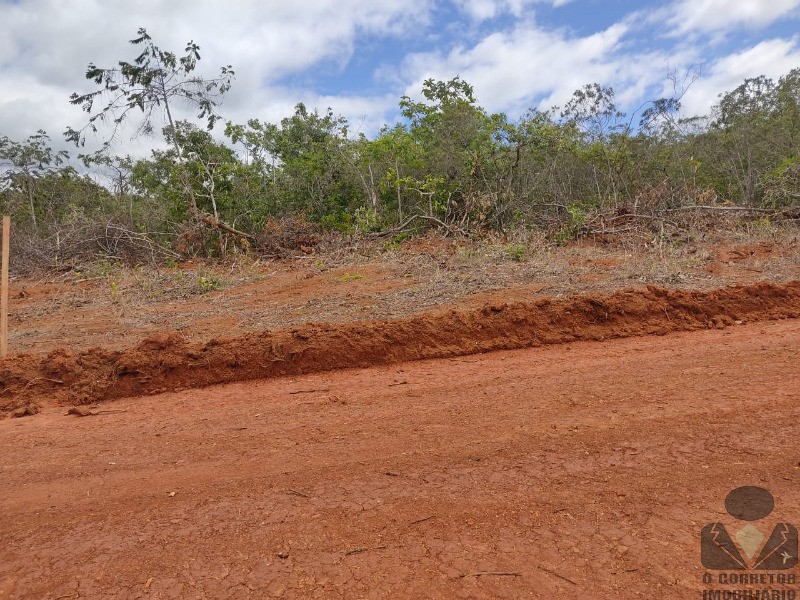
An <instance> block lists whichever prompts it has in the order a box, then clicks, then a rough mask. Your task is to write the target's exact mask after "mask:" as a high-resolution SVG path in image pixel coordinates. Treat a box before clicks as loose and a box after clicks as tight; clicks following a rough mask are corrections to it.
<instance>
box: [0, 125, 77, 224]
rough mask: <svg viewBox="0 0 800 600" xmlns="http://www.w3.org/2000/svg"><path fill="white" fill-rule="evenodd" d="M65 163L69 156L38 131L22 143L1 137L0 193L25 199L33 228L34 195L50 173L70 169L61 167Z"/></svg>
mask: <svg viewBox="0 0 800 600" xmlns="http://www.w3.org/2000/svg"><path fill="white" fill-rule="evenodd" d="M68 160H69V153H68V152H66V151H65V150H61V151H56V150H54V149H53V148H52V146H51V145H50V137H49V136H48V135H47V133H45V132H44V131H43V130H41V129H40V130H39V131H38V132H37V133H35V134H34V135H32V136H30V137H28V139H27V140H26V141H24V142H16V141H14V140H11V139H9V138H8V137H7V136H5V135H3V136H0V190H3V191H4V192H7V193H10V194H19V195H21V196H22V197H24V199H25V201H26V202H27V204H28V210H29V216H30V218H31V223H32V224H33V226H34V228H37V227H38V219H37V214H36V213H37V206H36V194H37V191H38V187H39V183H40V181H41V179H42V178H43V177H45V176H47V175H49V174H51V173H54V172H57V171H60V170H63V169H70V168H69V167H65V166H64V165H65V163H66V161H68Z"/></svg>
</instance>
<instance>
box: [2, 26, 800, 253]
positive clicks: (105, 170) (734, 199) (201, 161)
mask: <svg viewBox="0 0 800 600" xmlns="http://www.w3.org/2000/svg"><path fill="white" fill-rule="evenodd" d="M142 32H144V30H140V33H142ZM134 43H142V44H146V45H147V47H146V52H145V53H143V54H142V56H140V57H139V58H138V59H137V61H139V62H134V63H131V64H128V63H120V65H121V68H120V69H109V70H102V69H98V68H97V67H94V66H93V65H90V72H87V77H89V76H90V75H93V77H90V79H94V80H95V81H96V82H97V83H98V84H100V85H101V88H100V90H99V91H97V92H92V93H91V94H87V95H84V96H78V95H74V96H73V99H72V101H73V103H75V104H79V103H82V104H83V106H84V108H87V107H86V102H87V98H89V100H90V101H91V102H94V101H96V100H98V99H99V97H100V94H101V92H107V91H108V90H109V89H110V88H109V86H111V87H112V88H113V89H115V90H117V89H119V88H120V85H121V84H124V83H125V82H128V83H130V81H131V78H132V77H133V78H136V77H138V78H139V79H138V85H139V88H137V89H141V86H142V79H143V78H145V77H146V76H147V77H149V79H148V81H149V83H150V85H155V84H154V82H155V83H157V82H158V76H159V73H160V76H161V78H162V84H164V86H163V88H162V91H163V90H164V89H168V88H167V87H166V84H167V83H169V81H167V79H166V78H167V77H168V76H169V77H183V79H182V80H180V81H183V82H184V83H186V84H187V85H189V84H192V85H195V86H196V87H195V88H192V89H195V90H199V91H197V92H196V94H197V95H196V96H194V97H193V99H194V100H195V102H194V105H195V107H197V108H198V113H199V116H201V117H202V118H203V119H207V120H208V123H207V124H208V125H209V127H206V128H203V127H199V126H198V125H196V124H194V123H192V122H189V121H175V122H173V121H172V116H171V113H170V114H169V120H168V123H169V124H168V125H167V126H166V127H165V128H164V129H163V136H164V141H166V142H167V144H166V146H165V149H157V150H153V151H152V153H151V156H150V157H148V158H142V159H135V158H132V157H130V156H125V157H120V156H114V155H113V153H111V152H110V151H109V149H110V148H112V146H111V145H110V144H109V145H107V146H106V148H105V149H104V151H102V152H100V153H94V154H88V155H87V154H80V155H79V158H80V160H81V161H82V162H83V164H84V165H85V167H86V169H88V173H89V174H87V172H86V170H85V169H82V171H81V172H79V171H78V170H76V169H75V168H74V167H73V166H71V165H70V164H69V160H70V157H69V156H68V155H67V153H66V152H56V151H54V150H53V149H52V144H51V140H50V138H48V137H47V135H46V134H45V133H44V132H41V131H40V132H38V133H37V134H35V135H33V136H31V137H30V138H28V139H27V140H22V141H15V140H10V139H9V138H7V137H5V136H0V161H1V163H2V167H0V169H1V170H0V177H2V188H0V189H1V191H0V209H2V210H3V211H6V212H8V213H11V214H12V216H13V219H14V223H15V228H16V230H17V231H18V232H21V233H22V235H21V238H20V236H19V235H18V236H17V237H18V238H19V239H18V242H17V243H18V244H21V245H20V246H18V248H17V250H18V252H20V253H22V255H24V256H26V257H28V259H29V260H31V261H33V262H37V261H38V262H39V263H41V264H47V265H57V264H60V263H61V264H63V263H64V262H65V261H66V262H69V261H70V260H74V259H75V257H77V256H86V255H92V254H104V255H107V256H112V257H118V258H127V259H131V260H141V259H143V258H146V257H148V256H151V257H152V256H156V255H161V254H163V253H168V252H175V253H181V254H198V255H212V256H213V255H220V254H223V253H225V252H228V251H230V250H231V249H233V248H239V249H246V248H249V249H253V250H258V249H259V248H261V249H264V248H266V249H269V248H273V249H274V248H276V247H277V246H280V245H281V244H284V245H291V240H288V239H286V236H285V235H284V237H283V238H282V239H281V241H280V243H277V242H276V241H275V239H273V238H274V237H275V236H276V235H281V225H280V224H281V223H284V224H287V223H291V224H293V225H292V226H293V227H298V225H297V224H298V223H307V224H309V227H318V228H320V229H333V230H338V231H341V232H344V233H347V234H357V233H360V234H371V235H381V234H386V235H389V234H400V233H407V232H412V233H413V232H418V231H423V230H426V229H429V228H436V229H440V230H441V231H443V232H444V233H446V234H461V235H472V234H477V233H481V232H486V231H500V232H505V231H508V230H509V229H513V228H538V229H540V230H543V231H544V232H546V234H547V235H549V236H550V237H551V239H553V240H554V241H556V242H564V241H567V240H570V239H574V238H575V237H577V236H580V235H585V234H589V233H602V234H613V233H618V232H624V231H626V230H629V229H632V228H650V229H651V230H652V231H654V232H659V231H660V232H662V233H663V231H664V230H665V227H667V228H680V227H681V226H682V224H685V223H686V222H687V221H686V217H687V216H689V215H694V214H696V213H697V212H698V211H720V212H724V211H732V212H735V213H736V214H742V215H747V214H749V215H755V216H758V217H759V218H763V217H764V215H765V214H768V215H770V216H771V217H772V216H773V215H774V217H776V218H789V219H797V218H798V216H800V69H795V70H793V71H791V72H790V73H788V74H786V75H785V76H783V77H781V78H780V79H779V80H778V81H777V82H776V81H773V80H771V79H768V78H766V77H757V78H753V79H747V80H745V81H744V82H743V83H742V84H741V85H740V86H739V87H737V88H736V89H735V90H733V91H730V92H728V93H725V94H723V95H722V96H720V98H719V102H718V103H717V105H716V106H715V107H714V108H713V110H712V112H711V114H710V115H707V116H703V117H692V118H683V117H681V116H680V99H679V98H677V97H676V98H665V99H660V100H656V101H653V102H650V103H648V104H647V105H645V106H644V107H643V108H642V110H641V111H640V112H639V113H637V114H634V115H626V114H625V113H623V112H621V111H620V110H619V109H618V108H617V106H616V103H615V98H614V91H613V89H611V88H607V87H601V86H600V85H597V84H592V85H587V86H585V87H584V88H582V89H580V90H578V91H576V92H575V93H574V95H573V96H572V98H571V100H570V101H569V102H567V103H566V104H565V105H564V106H563V107H560V108H554V109H552V110H548V111H540V110H536V109H531V110H530V111H529V112H528V113H527V114H525V115H524V116H523V117H522V118H520V119H519V120H511V119H509V118H508V117H507V116H506V115H505V114H502V113H499V114H492V113H489V112H488V111H486V110H485V109H484V108H482V107H481V106H480V105H479V104H478V102H477V100H476V98H475V96H474V94H473V89H472V87H471V86H470V85H469V84H468V83H467V82H465V81H463V80H461V79H460V78H455V79H452V80H450V81H434V80H428V81H426V82H425V84H424V86H423V89H422V98H423V99H422V100H421V101H415V100H413V99H411V98H409V97H405V96H404V97H403V98H401V100H400V109H401V112H402V117H403V119H402V121H401V122H400V123H398V124H396V125H394V126H392V127H385V128H384V129H383V130H381V131H380V133H379V134H377V135H376V136H375V137H374V138H368V137H366V136H364V135H353V134H352V133H351V130H350V128H349V124H348V122H347V121H346V120H345V119H344V118H342V117H339V116H337V115H335V114H334V113H333V112H331V111H330V110H328V111H326V112H322V113H320V112H318V111H310V110H308V108H307V107H306V106H304V105H303V104H298V105H297V106H296V107H295V111H294V114H293V115H292V116H289V117H287V118H285V119H283V120H282V121H281V122H280V123H265V122H261V121H259V120H256V119H252V120H250V121H248V122H247V123H241V124H237V123H232V122H228V123H227V124H226V125H225V128H224V141H221V139H220V138H218V137H214V136H212V134H211V132H210V130H209V129H210V127H213V125H214V122H215V121H218V120H219V117H218V115H216V113H215V112H214V109H215V107H216V103H215V102H214V101H213V100H212V99H211V97H210V96H208V95H204V94H203V92H202V90H203V89H206V90H210V89H211V87H209V86H208V85H207V84H208V81H207V80H199V79H197V78H194V79H193V78H191V77H189V73H190V71H191V70H192V69H193V68H194V64H192V63H185V62H184V60H185V58H182V59H180V61H178V60H176V59H175V56H174V55H172V54H170V53H167V52H163V51H161V50H160V49H158V48H157V47H156V46H155V45H153V44H152V41H151V40H150V38H149V37H148V36H146V32H145V37H143V38H141V39H139V40H138V42H137V41H136V40H134ZM195 48H196V46H195ZM189 50H190V48H187V51H189ZM147 51H149V52H150V54H147ZM159 53H160V54H159ZM195 54H196V50H195ZM187 56H190V54H187ZM143 57H144V58H143ZM197 58H198V59H199V55H197ZM125 65H127V67H128V68H129V69H128V72H127V74H126V73H125V69H126V67H125ZM187 66H188V67H189V68H188V70H187V69H186V67H187ZM92 68H94V71H92ZM131 69H133V70H134V71H133V72H132V71H131ZM136 69H138V71H136ZM181 69H183V70H181ZM154 72H155V73H156V77H153V73H154ZM225 74H227V75H228V77H229V78H228V79H227V80H225V81H224V82H223V83H221V84H219V86H218V88H217V89H215V90H214V91H216V92H217V93H218V94H222V93H224V92H225V91H226V90H227V88H226V87H225V85H228V86H229V85H230V77H232V71H230V67H227V68H224V69H223V75H225ZM114 77H117V79H114ZM170 81H172V82H173V83H174V81H175V80H170ZM214 81H215V82H217V83H219V81H222V80H214ZM103 86H104V87H103ZM114 86H116V87H114ZM203 86H205V88H203ZM132 89H133V88H132ZM187 89H188V88H187ZM153 98H154V99H155V100H153ZM183 99H185V98H183ZM190 99H192V97H190ZM159 100H160V102H159ZM170 100H172V98H168V97H166V96H162V97H161V98H159V95H158V90H156V93H155V94H154V96H153V97H152V98H150V97H147V96H144V97H142V96H139V97H136V98H134V99H133V101H131V99H130V98H129V97H125V102H127V104H126V103H125V102H123V103H122V104H120V105H119V106H117V107H116V108H122V109H123V113H122V116H123V117H124V116H126V115H127V111H129V110H139V109H141V110H140V112H141V113H143V114H145V116H146V117H148V121H147V125H149V123H150V121H149V118H150V117H151V116H152V114H153V111H154V110H156V109H158V110H162V109H163V108H164V106H165V105H166V106H169V101H170ZM150 102H152V104H151V103H150ZM204 102H205V104H203V103H204ZM113 108H114V107H112V106H111V105H110V104H109V105H107V106H106V108H104V109H103V110H104V111H112V112H101V113H96V114H95V117H92V119H90V122H89V126H90V128H91V129H92V130H95V131H96V130H97V127H96V126H95V124H96V123H99V122H98V121H95V120H94V119H95V118H96V117H97V116H103V117H107V118H108V119H109V120H111V121H112V123H114V124H115V125H119V123H121V122H122V117H120V116H118V115H119V114H120V113H118V112H113V110H112V109H113ZM91 109H92V106H91V103H90V104H89V107H88V109H87V110H88V112H91ZM148 111H149V112H148ZM204 111H205V112H204ZM140 128H143V129H146V128H147V127H146V126H143V127H140ZM67 136H68V138H69V139H72V140H73V141H76V142H78V143H81V142H82V141H83V133H82V132H81V131H75V130H72V129H69V130H68V131H67ZM97 181H102V182H104V184H105V185H99V184H98V183H96V182H97ZM287 227H288V225H287ZM300 229H304V228H303V227H300ZM307 230H308V228H307V227H306V228H305V231H306V233H307ZM283 233H284V234H285V232H283ZM270 236H272V237H270ZM20 240H21V241H20Z"/></svg>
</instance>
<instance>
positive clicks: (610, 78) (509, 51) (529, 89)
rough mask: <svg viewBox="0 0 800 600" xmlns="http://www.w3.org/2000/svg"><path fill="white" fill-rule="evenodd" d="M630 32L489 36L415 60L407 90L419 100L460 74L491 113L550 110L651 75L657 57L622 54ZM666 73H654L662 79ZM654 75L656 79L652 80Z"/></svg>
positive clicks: (531, 31) (527, 30)
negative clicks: (588, 92) (583, 91)
mask: <svg viewBox="0 0 800 600" xmlns="http://www.w3.org/2000/svg"><path fill="white" fill-rule="evenodd" d="M627 31H628V28H627V26H626V25H623V24H617V25H613V26H611V27H609V28H608V29H606V30H604V31H601V32H598V33H596V34H593V35H589V36H586V37H570V36H569V34H568V33H566V32H564V31H545V30H543V29H540V28H538V27H536V26H535V25H532V24H524V25H520V26H518V27H517V28H516V29H514V30H513V31H510V32H505V33H504V32H499V33H494V34H491V35H489V36H488V37H486V38H484V39H483V40H481V41H480V42H479V43H478V44H476V45H475V46H473V47H470V48H463V47H459V48H455V49H454V50H452V51H451V52H450V53H448V54H447V55H445V56H442V55H439V54H435V53H425V54H417V55H414V56H411V57H410V58H409V60H408V61H407V63H406V65H405V72H406V74H407V76H408V78H409V79H411V80H413V82H414V83H412V84H411V85H410V86H409V87H408V88H407V90H406V93H408V94H409V95H416V94H418V93H419V90H420V89H421V87H422V82H423V81H424V80H425V79H427V78H429V77H432V78H434V79H439V80H448V79H451V78H453V77H455V76H456V75H459V76H460V77H461V78H462V79H464V80H466V81H467V82H469V83H470V84H472V85H473V86H474V88H475V92H476V95H477V96H478V99H479V101H480V102H481V104H482V105H483V106H485V107H486V108H488V109H489V110H492V111H508V112H511V113H514V114H519V113H521V112H524V110H525V109H527V108H529V107H531V106H532V105H533V104H539V105H540V106H541V107H543V108H548V107H549V106H550V105H551V104H553V103H559V104H560V103H562V102H564V101H565V100H567V99H568V98H569V97H570V96H571V94H572V92H573V91H575V90H576V89H578V88H579V87H582V86H583V85H584V84H586V83H592V82H600V83H603V84H606V85H608V84H612V83H614V84H623V86H625V87H627V86H630V85H632V84H633V83H634V82H638V81H639V80H640V79H642V77H645V76H647V75H648V74H650V73H651V72H652V71H653V69H652V62H653V57H652V56H650V55H648V56H636V55H628V56H625V57H622V56H620V55H619V54H618V52H617V51H618V50H619V49H620V46H621V43H622V40H623V37H624V36H625V34H626V32H627ZM664 75H665V73H655V78H656V79H658V78H663V76H664ZM651 76H652V75H651Z"/></svg>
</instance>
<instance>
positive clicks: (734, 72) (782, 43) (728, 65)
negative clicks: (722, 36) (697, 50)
mask: <svg viewBox="0 0 800 600" xmlns="http://www.w3.org/2000/svg"><path fill="white" fill-rule="evenodd" d="M798 41H799V40H798V38H794V39H791V40H782V39H774V40H766V41H763V42H761V43H759V44H757V45H756V46H753V47H752V48H748V49H746V50H743V51H740V52H735V53H733V54H729V55H727V56H724V57H722V58H720V59H718V60H717V61H715V62H714V63H713V64H712V65H711V66H710V67H709V68H708V70H707V74H706V76H705V77H703V78H702V79H700V80H698V81H697V82H695V84H694V85H693V86H692V87H691V88H690V89H689V91H688V92H687V94H686V96H685V97H684V99H683V106H684V113H685V114H686V115H702V114H708V112H709V109H710V108H711V107H712V106H713V105H714V104H716V103H717V100H718V96H719V94H721V93H724V92H729V91H732V90H734V89H735V88H736V87H738V86H739V85H740V84H741V83H742V82H743V81H744V80H745V79H746V78H749V77H758V76H759V75H766V76H767V77H770V78H772V79H774V80H776V81H777V80H778V79H779V78H780V77H781V76H783V75H786V74H787V73H788V72H789V71H791V70H792V69H793V68H797V66H798V65H800V45H798Z"/></svg>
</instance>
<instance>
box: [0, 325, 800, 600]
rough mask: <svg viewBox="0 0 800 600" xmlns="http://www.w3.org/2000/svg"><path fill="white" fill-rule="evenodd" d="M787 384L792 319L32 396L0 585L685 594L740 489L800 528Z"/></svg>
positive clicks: (418, 594)
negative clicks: (174, 388) (60, 399)
mask: <svg viewBox="0 0 800 600" xmlns="http://www.w3.org/2000/svg"><path fill="white" fill-rule="evenodd" d="M799 401H800V320H797V319H793V320H784V321H776V322H762V323H752V324H745V325H738V326H731V327H727V328H725V329H723V330H705V331H696V332H691V333H671V334H668V335H665V336H660V337H655V336H651V337H632V338H626V339H621V340H614V341H602V342H601V341H594V342H574V343H569V344H562V345H553V346H545V347H540V348H531V349H524V350H511V351H500V352H494V353H488V354H482V355H474V356H463V357H458V358H452V359H445V360H428V361H420V362H412V363H404V364H394V365H387V366H382V367H373V368H369V369H361V370H350V371H340V372H335V373H326V374H318V375H305V376H296V377H293V378H292V377H284V378H279V379H273V380H268V381H251V382H243V383H235V384H229V385H224V386H216V387H209V388H205V389H202V390H187V391H183V392H178V393H172V394H162V395H157V396H150V397H144V398H129V399H124V400H119V401H116V402H108V403H104V404H102V405H100V406H98V407H96V408H95V409H94V410H95V411H100V412H98V414H96V415H93V416H88V417H85V418H76V417H74V416H66V415H65V412H66V408H64V407H61V408H58V407H53V406H45V408H44V409H43V410H42V412H41V413H40V414H38V415H36V416H34V417H30V418H24V419H5V420H2V421H0V457H1V458H0V465H1V467H0V598H51V599H55V598H61V599H65V598H112V597H113V598H214V599H216V598H265V597H285V598H387V597H392V598H423V597H430V598H553V597H557V598H656V597H662V596H663V597H670V598H692V597H696V598H700V597H701V591H700V590H701V589H702V584H701V576H702V574H703V573H704V570H703V569H702V567H701V565H700V557H699V532H700V529H701V528H702V527H703V525H704V524H706V523H709V522H716V521H722V522H729V518H728V517H727V514H726V513H725V510H724V505H723V501H724V498H725V495H726V494H727V493H728V491H730V490H731V489H732V488H733V487H736V486H738V485H758V486H762V487H765V488H767V489H768V490H770V491H771V492H772V494H773V495H774V497H775V500H776V507H775V511H774V513H773V515H774V517H775V520H781V521H788V522H792V523H795V524H798V523H800V510H798V506H800V462H799V461H800V450H798V447H797V438H798V434H800V425H798V417H800V402H799ZM106 411H108V412H106ZM110 411H117V412H110ZM770 518H771V517H768V518H767V521H769V519H770ZM765 525H766V524H765ZM762 529H764V527H762ZM795 572H796V571H795Z"/></svg>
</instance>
